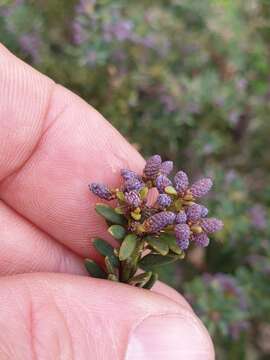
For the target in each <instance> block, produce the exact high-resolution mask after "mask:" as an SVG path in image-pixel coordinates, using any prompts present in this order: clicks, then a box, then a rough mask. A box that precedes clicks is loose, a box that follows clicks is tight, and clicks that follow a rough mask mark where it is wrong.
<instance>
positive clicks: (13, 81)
mask: <svg viewBox="0 0 270 360" xmlns="http://www.w3.org/2000/svg"><path fill="white" fill-rule="evenodd" d="M59 66H61V64H59ZM143 165H144V160H143V158H142V157H141V156H140V155H139V154H138V153H137V152H136V150H135V149H134V148H133V147H132V146H131V145H129V144H128V143H127V142H126V140H125V139H123V137H122V136H121V135H120V134H119V133H118V132H117V131H116V130H115V129H114V128H113V127H112V126H111V125H110V124H109V123H108V122H107V121H106V120H105V119H104V118H103V117H102V116H101V115H100V114H99V113H98V112H97V111H96V110H94V109H93V108H92V107H91V106H89V105H88V104H86V103H85V102H84V101H83V100H82V99H80V98H79V97H78V96H77V95H75V94H73V93H72V92H70V91H69V90H67V89H65V88H63V87H62V86H60V85H57V84H55V83H54V82H53V81H52V80H50V79H49V78H47V77H45V76H43V75H42V74H40V73H39V72H37V71H35V70H34V69H32V68H31V67H30V66H28V65H26V64H25V63H23V62H22V61H21V60H19V59H17V58H16V57H15V56H14V55H12V54H11V53H10V52H9V51H8V50H7V49H6V48H5V47H4V46H1V45H0V239H1V240H0V241H1V243H0V245H1V248H0V273H1V278H0V329H1V331H0V359H1V360H6V359H10V360H11V359H12V360H27V359H46V360H47V359H49V360H50V359H52V360H57V359H61V360H62V359H63V360H65V359H67V360H68V359H79V360H84V359H93V360H96V359H97V360H101V359H102V360H109V359H119V360H121V359H127V360H130V359H132V360H144V359H150V360H151V359H155V360H158V359H168V360H174V359H184V360H193V359H198V360H212V359H214V351H213V345H212V342H211V339H210V337H209V335H208V333H207V331H206V330H205V328H204V327H203V325H202V324H201V322H200V321H199V319H198V318H197V317H196V316H195V314H194V312H193V311H192V309H191V308H190V306H189V305H188V303H187V302H186V301H185V300H184V298H183V297H181V296H180V295H179V294H178V293H177V292H176V291H174V290H173V289H171V288H169V287H168V286H166V285H164V284H161V283H159V284H157V285H156V286H155V287H154V289H153V291H148V290H141V289H136V288H133V287H130V286H127V285H123V284H116V283H113V282H110V281H105V280H98V279H93V278H90V277H87V276H85V275H86V274H85V270H84V268H83V259H84V258H85V257H91V258H93V259H97V260H99V259H98V258H97V254H96V253H95V251H94V250H93V248H92V246H91V238H92V237H94V236H97V235H99V236H103V237H104V238H106V239H107V240H108V241H109V242H111V243H112V244H115V243H114V242H113V240H112V239H111V238H110V237H109V236H108V235H107V234H106V227H105V225H104V222H103V221H102V220H101V219H100V218H99V217H98V215H97V214H96V213H95V211H94V203H95V202H96V200H97V199H96V198H95V197H94V196H93V195H92V194H90V193H89V190H88V184H89V183H91V182H92V181H98V182H104V183H107V184H110V185H111V186H116V185H117V184H119V181H120V178H119V170H120V169H121V168H126V167H127V168H131V169H133V170H135V171H138V172H141V170H142V167H143Z"/></svg>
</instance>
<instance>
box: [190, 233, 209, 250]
mask: <svg viewBox="0 0 270 360" xmlns="http://www.w3.org/2000/svg"><path fill="white" fill-rule="evenodd" d="M193 240H194V241H195V243H196V244H197V245H199V246H201V247H206V246H208V245H209V242H210V240H209V237H208V236H207V234H206V233H201V234H194V235H193Z"/></svg>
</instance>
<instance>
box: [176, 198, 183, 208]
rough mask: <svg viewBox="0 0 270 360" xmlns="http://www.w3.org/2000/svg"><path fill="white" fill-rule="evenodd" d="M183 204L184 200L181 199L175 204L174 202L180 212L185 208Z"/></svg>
mask: <svg viewBox="0 0 270 360" xmlns="http://www.w3.org/2000/svg"><path fill="white" fill-rule="evenodd" d="M182 204H183V202H182V199H181V198H179V199H177V200H176V201H175V202H174V206H175V208H176V210H177V211H180V210H182V208H183V206H182Z"/></svg>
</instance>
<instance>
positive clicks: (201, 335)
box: [125, 314, 214, 360]
mask: <svg viewBox="0 0 270 360" xmlns="http://www.w3.org/2000/svg"><path fill="white" fill-rule="evenodd" d="M125 359H126V360H139V359H140V360H151V359H154V360H159V359H162V360H164V359H166V360H176V359H177V360H179V359H188V360H213V359H214V351H213V346H212V342H211V340H210V337H209V335H208V333H207V331H206V329H205V328H204V326H203V325H202V323H201V322H200V321H199V320H198V319H197V318H196V317H195V316H193V315H192V314H187V315H183V316H181V315H174V314H172V315H159V316H149V317H148V318H146V319H145V320H143V321H142V322H141V323H140V324H139V325H138V326H137V327H136V328H135V330H134V331H133V332H132V334H131V337H130V340H129V343H128V348H127V352H126V357H125Z"/></svg>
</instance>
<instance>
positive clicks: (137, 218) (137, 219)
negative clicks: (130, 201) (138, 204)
mask: <svg viewBox="0 0 270 360" xmlns="http://www.w3.org/2000/svg"><path fill="white" fill-rule="evenodd" d="M131 216H132V217H133V219H134V220H136V221H139V220H140V219H141V217H142V215H141V214H138V213H136V212H135V211H132V212H131Z"/></svg>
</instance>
